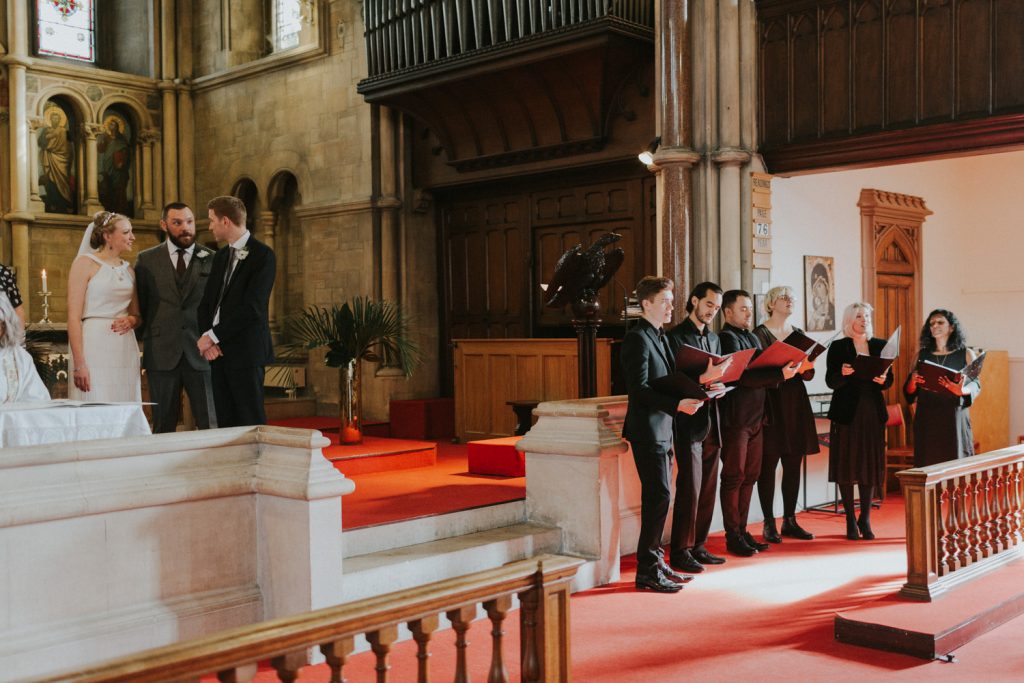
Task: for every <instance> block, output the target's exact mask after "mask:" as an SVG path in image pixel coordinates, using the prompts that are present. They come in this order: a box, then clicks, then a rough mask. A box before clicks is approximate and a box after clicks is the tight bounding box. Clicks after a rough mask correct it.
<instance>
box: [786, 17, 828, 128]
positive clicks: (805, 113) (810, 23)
mask: <svg viewBox="0 0 1024 683" xmlns="http://www.w3.org/2000/svg"><path fill="white" fill-rule="evenodd" d="M790 24H791V25H790V32H791V35H792V46H793V47H792V55H791V59H792V62H791V64H792V69H791V73H792V74H793V76H792V78H793V99H792V100H791V103H790V106H791V107H792V110H793V131H792V139H793V140H805V139H813V138H816V137H818V120H819V113H820V106H821V100H820V97H821V93H820V89H819V86H820V84H819V81H818V76H819V64H818V20H817V10H815V9H811V10H808V11H806V12H799V13H795V14H794V15H792V18H791V19H790Z"/></svg>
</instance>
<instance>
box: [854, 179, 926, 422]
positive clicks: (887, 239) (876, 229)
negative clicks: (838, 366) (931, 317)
mask: <svg viewBox="0 0 1024 683" xmlns="http://www.w3.org/2000/svg"><path fill="white" fill-rule="evenodd" d="M857 205H858V206H859V207H860V210H861V240H862V246H861V251H862V261H863V263H862V265H863V271H864V300H865V301H867V302H869V303H871V304H872V305H874V307H875V315H874V323H875V336H876V337H886V336H888V335H890V334H892V332H893V330H895V329H896V326H897V325H902V328H903V329H902V336H901V338H900V355H899V358H898V359H897V361H896V363H895V364H894V365H893V373H894V375H895V378H896V381H895V382H894V383H893V385H892V388H890V389H889V390H888V392H887V393H886V403H905V400H904V399H903V392H902V385H903V381H904V380H905V379H906V377H907V374H908V373H909V372H910V369H911V367H912V365H913V363H914V362H915V359H916V357H917V337H918V333H919V331H920V329H921V324H922V316H923V315H924V313H923V311H922V310H921V308H922V302H921V300H922V288H921V226H922V225H923V224H924V220H925V217H926V216H928V215H930V214H931V211H929V210H928V208H927V207H925V205H924V200H923V199H921V198H920V197H913V196H910V195H905V194H898V193H896V192H884V191H881V190H861V194H860V201H859V202H858V203H857Z"/></svg>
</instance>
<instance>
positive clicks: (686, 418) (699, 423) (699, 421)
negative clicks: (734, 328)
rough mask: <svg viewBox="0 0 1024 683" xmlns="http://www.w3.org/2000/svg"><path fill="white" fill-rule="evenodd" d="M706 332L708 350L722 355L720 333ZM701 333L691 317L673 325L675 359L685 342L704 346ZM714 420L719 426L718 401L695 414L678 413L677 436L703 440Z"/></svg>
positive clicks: (707, 403) (671, 338) (671, 342)
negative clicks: (701, 341)
mask: <svg viewBox="0 0 1024 683" xmlns="http://www.w3.org/2000/svg"><path fill="white" fill-rule="evenodd" d="M704 331H705V334H704V335H703V336H704V338H705V340H706V341H707V343H708V350H709V351H711V353H714V354H716V355H721V353H722V344H721V342H720V341H719V340H718V335H717V334H715V333H714V332H712V331H711V330H710V329H709V328H707V327H705V328H704ZM701 336H702V335H701V333H700V332H698V331H697V326H696V325H694V324H693V321H692V320H690V317H689V316H687V317H686V318H685V319H684V320H683V322H681V323H679V324H678V325H676V326H675V327H673V328H672V329H671V330H670V331H669V333H668V343H669V347H670V348H671V349H672V354H673V361H674V360H675V353H676V352H677V351H678V350H679V349H680V348H681V347H682V346H683V344H689V345H690V346H695V347H697V348H698V349H699V348H703V347H702V346H701V343H700V340H701ZM703 372H704V371H703V370H701V371H700V372H699V373H697V375H696V376H695V377H693V379H694V380H699V379H700V376H701V374H703ZM712 421H713V422H714V424H715V428H716V430H717V428H718V401H717V400H716V401H705V402H704V405H702V406H701V407H700V410H698V411H697V412H696V413H694V414H693V415H687V414H686V413H678V414H677V415H676V436H677V437H678V438H680V439H682V438H684V437H685V436H686V435H689V440H690V441H703V440H704V438H705V437H706V436H707V435H708V434H709V433H710V432H711V425H712ZM719 441H721V439H719Z"/></svg>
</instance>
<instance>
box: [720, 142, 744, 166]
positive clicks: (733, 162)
mask: <svg viewBox="0 0 1024 683" xmlns="http://www.w3.org/2000/svg"><path fill="white" fill-rule="evenodd" d="M711 161H713V162H714V163H716V164H718V165H719V166H726V167H727V166H742V165H743V164H745V163H747V162H748V161H750V152H749V151H747V150H745V149H738V148H735V147H726V148H723V149H719V150H716V151H714V152H712V153H711Z"/></svg>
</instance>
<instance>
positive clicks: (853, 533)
mask: <svg viewBox="0 0 1024 683" xmlns="http://www.w3.org/2000/svg"><path fill="white" fill-rule="evenodd" d="M846 540H848V541H859V540H860V533H859V532H858V531H857V522H855V521H854V520H852V519H847V520H846Z"/></svg>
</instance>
